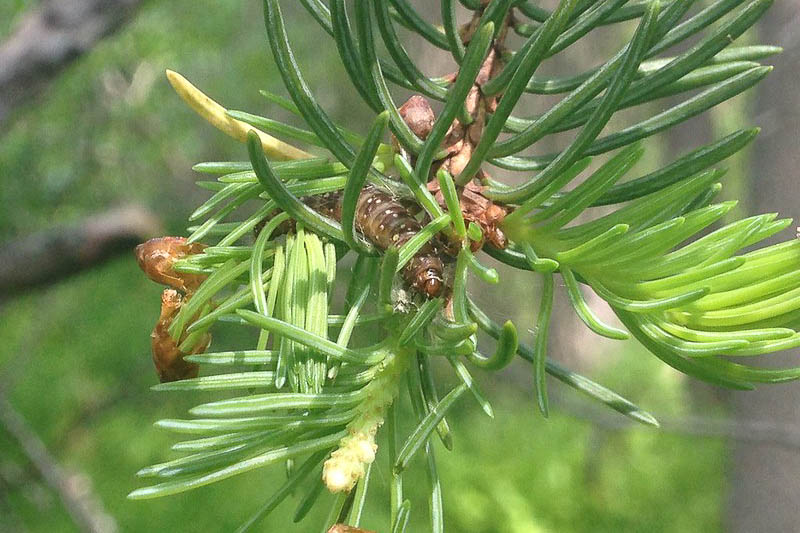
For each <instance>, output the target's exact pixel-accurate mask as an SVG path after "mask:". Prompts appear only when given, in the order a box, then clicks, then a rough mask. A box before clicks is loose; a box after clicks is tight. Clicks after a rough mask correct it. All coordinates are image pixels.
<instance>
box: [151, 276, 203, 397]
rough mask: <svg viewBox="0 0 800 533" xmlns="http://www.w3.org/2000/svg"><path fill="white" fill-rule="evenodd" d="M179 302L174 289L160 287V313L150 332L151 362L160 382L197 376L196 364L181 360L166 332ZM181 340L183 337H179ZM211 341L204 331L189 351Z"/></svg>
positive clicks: (200, 348) (180, 353)
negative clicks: (161, 288) (162, 290)
mask: <svg viewBox="0 0 800 533" xmlns="http://www.w3.org/2000/svg"><path fill="white" fill-rule="evenodd" d="M181 305H183V298H182V297H181V295H180V294H179V293H178V291H176V290H173V289H164V292H163V293H161V315H160V316H159V317H158V322H157V323H156V327H155V328H153V332H152V333H151V334H150V344H151V347H152V350H153V363H155V366H156V371H157V372H158V377H159V378H160V379H161V382H162V383H164V382H167V381H178V380H181V379H187V378H193V377H197V371H198V370H199V368H200V367H199V366H198V365H196V364H194V363H188V362H186V361H184V360H183V357H184V355H187V354H185V353H183V352H181V350H180V348H178V344H179V343H178V342H176V341H175V340H174V339H173V338H172V337H170V335H169V331H168V330H169V326H170V324H172V320H173V319H174V318H175V315H177V314H178V311H179V310H180V308H181ZM181 340H183V339H181ZM209 344H211V335H210V334H208V333H206V334H204V335H203V336H202V337H201V338H200V339H199V340H198V342H197V343H196V344H195V345H194V347H193V348H192V350H191V351H190V352H189V353H192V354H196V353H203V352H204V351H206V348H208V345H209Z"/></svg>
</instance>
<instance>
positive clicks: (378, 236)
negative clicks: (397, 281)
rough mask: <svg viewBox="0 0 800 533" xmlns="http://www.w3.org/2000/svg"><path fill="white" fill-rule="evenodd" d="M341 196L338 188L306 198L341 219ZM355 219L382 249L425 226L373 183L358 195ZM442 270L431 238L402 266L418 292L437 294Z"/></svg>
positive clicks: (326, 212)
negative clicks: (331, 191)
mask: <svg viewBox="0 0 800 533" xmlns="http://www.w3.org/2000/svg"><path fill="white" fill-rule="evenodd" d="M342 199H343V196H342V194H341V193H339V192H335V193H327V194H321V195H318V196H312V197H310V198H305V199H304V202H305V203H306V205H308V206H309V207H310V208H312V209H314V210H315V211H317V212H318V213H320V214H322V215H325V216H327V217H329V218H332V219H334V220H341V219H342ZM355 222H356V229H358V230H359V231H360V232H361V233H362V234H363V235H364V237H366V238H367V240H369V241H370V242H371V243H372V244H374V245H375V246H377V247H378V248H381V249H382V250H386V249H388V248H389V247H391V246H394V247H398V248H399V247H400V246H402V245H404V244H405V243H406V242H408V240H409V239H411V237H413V236H414V235H416V234H417V232H419V231H420V230H421V229H422V224H420V223H419V221H417V219H416V218H414V215H413V214H412V210H411V208H410V207H409V206H408V205H405V204H403V203H401V202H400V201H398V200H396V199H394V198H393V197H392V196H391V195H390V194H388V193H385V192H383V191H382V190H380V189H378V188H376V187H373V186H371V185H368V186H367V187H365V188H364V189H363V190H362V191H361V194H360V195H359V197H358V203H357V204H356V221H355ZM443 272H444V264H443V263H442V260H441V259H440V258H439V254H438V251H437V250H436V247H435V246H434V245H433V244H432V243H430V242H428V243H427V244H425V246H423V247H422V248H421V249H420V250H419V251H418V252H417V254H416V255H415V256H414V257H413V258H412V259H411V261H409V262H408V263H407V264H406V265H405V266H404V267H403V279H405V281H406V283H408V284H409V285H410V286H411V287H413V288H414V289H415V290H417V291H418V292H420V293H422V294H424V295H426V296H428V297H429V298H434V297H436V296H438V295H439V294H440V293H441V291H442V286H443V281H444V280H443Z"/></svg>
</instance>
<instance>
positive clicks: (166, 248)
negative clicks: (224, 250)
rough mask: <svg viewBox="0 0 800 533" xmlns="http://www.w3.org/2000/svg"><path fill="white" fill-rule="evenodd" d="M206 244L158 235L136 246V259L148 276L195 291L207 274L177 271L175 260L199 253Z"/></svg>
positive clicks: (177, 287)
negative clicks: (188, 242) (189, 242)
mask: <svg viewBox="0 0 800 533" xmlns="http://www.w3.org/2000/svg"><path fill="white" fill-rule="evenodd" d="M204 248H205V245H204V244H200V243H196V242H195V243H191V244H187V243H186V239H185V238H183V237H157V238H155V239H150V240H149V241H147V242H145V243H142V244H140V245H139V246H137V247H136V260H137V261H138V262H139V267H140V268H141V269H142V270H143V271H144V273H145V274H147V277H148V278H150V279H151V280H153V281H155V282H156V283H161V284H162V285H168V286H170V287H172V288H175V289H179V290H181V291H183V292H184V293H189V292H194V291H195V290H196V289H197V287H199V286H200V284H201V283H202V282H203V280H205V278H206V277H205V276H200V275H196V274H184V273H183V272H176V271H175V269H174V264H175V261H177V260H178V259H181V258H183V257H186V256H187V255H194V254H199V253H201V252H202V251H203V249H204Z"/></svg>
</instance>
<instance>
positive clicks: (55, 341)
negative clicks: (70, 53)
mask: <svg viewBox="0 0 800 533" xmlns="http://www.w3.org/2000/svg"><path fill="white" fill-rule="evenodd" d="M34 4H35V3H34V2H24V1H5V2H0V36H2V35H7V34H8V33H9V32H10V31H11V29H12V28H13V26H14V22H15V20H16V17H17V16H18V15H19V14H20V13H22V12H23V11H25V10H26V9H29V8H31V7H33V5H34ZM284 4H285V5H286V6H287V7H286V15H287V18H288V19H289V21H290V22H291V23H293V26H292V32H291V35H292V37H293V43H294V44H295V46H296V52H297V55H298V58H299V59H300V61H301V63H302V64H303V65H304V67H305V68H306V73H307V76H308V78H309V82H310V84H311V85H312V86H313V88H314V89H315V90H316V92H317V94H319V95H320V97H321V101H322V103H323V104H324V105H325V107H326V109H327V110H328V111H329V112H330V113H331V114H332V115H333V116H334V117H337V118H338V119H340V120H342V121H343V122H344V123H346V124H347V125H348V126H350V127H352V128H353V129H356V130H360V131H365V129H366V125H367V124H368V119H369V113H368V111H367V109H366V108H365V107H364V106H363V105H362V104H360V103H358V101H357V99H356V97H355V96H354V94H353V91H352V90H351V88H350V86H349V84H348V83H347V82H346V81H345V78H344V72H343V70H342V68H341V67H340V66H339V65H338V64H337V63H338V57H337V56H336V53H335V48H334V46H333V44H332V42H331V41H328V40H323V39H324V38H323V36H322V34H321V33H320V32H319V31H318V29H317V28H315V27H314V28H313V29H311V28H312V26H311V25H312V22H311V19H310V18H309V17H308V16H307V15H305V14H304V13H301V8H299V7H296V6H292V5H289V4H292V3H291V2H285V3H284ZM261 17H262V15H261V8H260V5H259V2H219V3H216V2H215V3H202V5H201V3H199V2H192V1H189V0H173V1H171V2H163V1H162V2H156V1H150V2H146V3H145V4H144V6H143V7H142V8H141V10H140V11H139V12H138V14H137V15H136V17H135V19H134V20H133V22H132V23H131V24H130V25H128V26H127V27H125V28H124V29H123V30H121V31H120V32H119V33H117V34H115V35H113V36H111V37H110V38H108V39H106V40H104V41H102V42H101V43H99V44H98V45H97V46H96V47H95V48H94V49H93V50H92V51H91V53H89V54H87V55H86V56H84V57H83V58H81V59H80V60H79V61H78V62H76V63H75V64H73V65H72V66H71V67H69V69H68V70H67V71H66V72H64V73H63V75H61V76H60V77H59V78H58V79H57V81H55V82H54V83H53V84H52V85H51V86H50V87H49V88H48V90H47V91H46V93H45V94H44V95H43V97H41V98H40V99H38V100H37V101H36V102H35V103H34V104H32V105H28V106H26V107H24V108H22V109H19V110H17V112H16V113H15V115H14V116H13V117H11V118H12V119H11V120H10V121H9V122H10V125H9V127H8V128H7V129H6V130H5V131H3V132H2V133H0V185H1V186H0V206H2V207H0V242H2V241H7V240H10V239H12V238H15V237H18V236H22V235H26V234H29V233H31V232H34V231H37V230H43V229H46V228H49V227H52V226H53V225H54V224H58V225H62V224H68V223H70V222H73V221H76V220H78V219H80V218H81V217H82V216H85V215H87V214H90V213H94V212H96V211H98V210H101V209H103V208H107V207H110V206H115V205H122V204H128V203H132V202H135V203H139V204H142V205H145V206H148V208H150V209H151V210H153V211H154V212H155V213H156V214H157V215H158V216H159V217H160V219H161V221H162V222H163V224H164V232H165V233H166V234H181V233H182V232H183V231H184V227H185V219H186V217H187V215H188V214H189V213H190V212H191V210H192V208H193V206H195V205H196V204H197V203H199V202H200V201H202V200H203V199H204V198H205V197H206V196H207V193H206V192H204V191H202V190H200V189H198V188H196V187H194V185H193V181H194V180H195V179H197V176H196V175H195V174H193V173H192V171H191V165H192V164H193V163H194V162H197V161H203V160H226V159H232V160H240V159H244V158H245V157H246V154H245V150H244V147H243V146H242V145H239V144H237V143H236V142H235V141H233V140H231V139H228V138H226V137H224V136H223V135H222V134H220V133H219V132H217V131H216V130H214V129H213V128H212V127H210V126H209V125H207V124H206V123H204V122H203V121H202V120H201V119H199V118H198V117H197V116H195V115H194V114H193V113H192V112H191V111H190V110H188V108H186V107H184V105H183V104H182V102H181V101H180V100H179V99H178V98H177V97H176V96H175V95H174V93H173V92H172V91H171V89H170V87H169V85H168V83H167V82H166V79H165V78H164V75H163V72H164V69H165V68H171V69H174V70H177V71H179V72H181V73H183V74H185V75H186V76H187V77H188V78H189V79H190V80H192V81H193V82H194V83H195V84H196V85H198V86H199V87H201V88H202V89H203V90H204V91H205V92H207V93H208V94H209V95H211V96H213V97H215V98H217V99H219V100H220V101H222V102H224V104H225V105H226V106H228V107H230V108H234V109H246V110H248V111H251V112H254V113H259V114H265V115H270V116H277V117H279V118H281V117H283V115H282V114H281V113H280V112H279V111H276V110H275V109H274V108H271V107H270V106H269V105H268V103H267V102H266V100H264V99H263V98H262V97H260V96H259V94H258V89H261V88H265V89H269V90H272V91H275V92H279V93H281V88H280V87H281V85H280V79H279V77H278V75H277V73H276V70H275V67H274V66H273V64H272V62H271V57H270V54H269V51H268V48H267V46H266V44H265V42H264V30H263V25H262V24H261ZM746 107H747V106H746V105H741V104H740V105H739V109H738V111H735V112H734V111H730V112H727V113H723V115H721V116H722V117H723V118H725V119H726V120H731V118H732V116H733V118H734V119H735V118H736V117H741V116H742V113H746ZM734 122H735V121H734ZM711 124H712V126H714V127H716V126H717V125H719V124H721V120H718V121H713V120H712V122H711ZM655 152H657V151H654V155H653V157H659V154H658V153H655ZM741 164H742V165H745V164H746V162H744V163H741ZM740 187H741V185H740ZM744 188H745V189H746V186H745V187H744ZM515 282H517V281H516V280H515V279H512V280H511V283H515ZM519 283H525V281H524V280H522V281H519ZM160 291H161V289H160V287H158V286H156V285H155V284H154V283H151V282H149V281H147V280H146V279H145V277H144V276H143V275H142V274H141V273H140V271H139V270H138V268H137V266H136V264H135V261H134V259H133V255H132V254H128V255H123V256H120V257H118V258H116V259H114V260H112V261H110V262H108V263H105V264H104V265H102V266H100V267H97V268H94V269H92V270H89V271H85V272H82V273H80V274H78V275H76V276H74V277H71V278H70V279H68V280H66V281H63V282H60V283H58V284H56V285H54V286H51V287H48V288H44V289H37V290H33V291H30V292H27V293H25V294H21V295H17V296H14V297H13V298H12V297H9V298H5V299H2V295H0V393H2V394H4V395H5V396H6V398H7V399H8V400H9V402H10V403H11V404H12V405H13V406H14V408H16V410H18V411H19V413H21V414H22V415H23V416H24V417H25V419H26V420H27V422H28V424H29V425H30V426H31V427H32V428H33V429H34V430H35V431H36V433H37V434H38V435H39V436H40V437H41V439H42V440H43V441H44V443H45V444H46V446H47V448H48V449H49V451H50V453H52V454H53V456H54V457H55V458H56V459H57V460H58V462H59V463H60V464H61V465H62V466H63V467H64V468H65V469H66V471H67V472H68V473H69V479H70V482H71V483H74V484H75V487H73V488H74V489H75V490H77V491H78V492H80V491H84V492H85V493H91V494H93V495H94V497H96V498H98V499H99V501H98V502H96V503H97V506H98V509H100V508H102V509H103V510H104V511H102V512H104V513H107V517H106V523H105V525H106V526H107V527H108V528H109V529H108V531H114V530H119V531H229V530H232V529H234V528H235V527H236V526H238V525H239V524H240V523H241V522H242V521H243V520H244V519H245V518H246V517H247V516H249V514H250V513H251V512H252V511H253V510H254V509H255V508H257V507H258V505H259V503H260V502H262V501H263V500H264V499H265V498H266V497H267V496H268V495H269V494H270V493H271V490H272V488H273V487H274V486H275V485H276V484H277V483H279V482H280V480H281V478H282V477H283V476H284V473H283V471H282V469H280V468H272V469H267V470H260V471H256V472H254V473H251V474H248V475H245V476H241V477H238V478H234V479H232V480H228V481H225V482H222V483H219V484H216V485H213V486H210V487H206V488H202V489H199V490H196V491H193V492H190V493H188V494H183V495H179V496H173V497H170V498H167V499H162V500H157V501H147V502H131V501H128V500H126V499H125V496H126V494H127V493H128V492H130V491H131V490H132V489H134V488H136V487H137V486H138V483H137V480H136V478H135V477H134V473H135V472H136V471H137V470H138V469H139V468H141V467H143V466H145V465H147V464H151V463H153V462H159V461H161V460H164V459H165V458H168V457H169V453H170V452H169V446H170V444H171V437H170V436H168V435H167V434H165V433H163V432H160V431H159V430H156V429H155V428H153V427H152V422H153V421H155V420H156V419H159V418H166V417H179V416H181V415H183V414H185V411H186V409H187V408H188V407H189V406H191V405H193V404H195V403H197V397H189V395H183V394H175V395H169V394H164V393H160V394H157V393H153V392H150V391H149V387H150V386H151V385H153V384H154V383H156V381H157V380H156V375H155V372H154V371H153V368H152V363H151V361H150V355H149V332H150V330H151V328H152V326H153V324H154V322H155V319H156V317H157V314H158V309H159V294H160ZM504 294H508V292H507V291H504ZM533 294H534V293H533V292H531V293H530V294H527V298H528V300H527V301H525V300H523V299H522V297H521V299H520V301H517V302H504V303H503V305H502V307H503V308H504V309H507V308H509V307H517V308H527V307H530V306H526V304H527V303H528V302H530V301H534V300H533ZM481 298H482V299H483V301H484V302H485V301H489V299H490V298H491V296H490V295H483V296H482V297H481ZM531 313H533V311H531ZM522 316H528V315H527V314H526V312H523V313H522ZM530 316H532V315H530ZM528 318H530V317H528ZM530 323H532V321H529V324H530ZM529 327H532V326H529ZM556 338H557V339H571V340H572V342H565V343H563V344H557V342H556V341H555V340H554V341H553V356H554V357H556V358H566V360H567V361H568V362H569V364H572V365H574V366H576V367H577V368H578V369H580V370H581V371H584V372H587V373H588V374H589V375H590V376H591V377H592V378H593V379H596V380H597V381H599V382H601V383H603V384H605V385H607V386H609V387H612V388H614V390H617V391H618V392H620V393H622V394H623V395H625V396H626V397H628V398H630V399H631V400H633V401H635V402H638V403H639V404H640V405H642V406H643V407H644V408H646V409H648V410H650V411H651V412H653V413H654V414H656V416H659V417H664V418H665V419H666V420H667V421H670V420H673V421H676V422H675V423H673V424H667V430H662V431H658V430H655V429H651V428H644V427H638V426H636V427H634V426H632V425H630V424H628V423H627V422H626V421H625V420H624V419H623V418H622V417H619V416H618V415H616V414H614V413H606V412H604V411H602V410H600V409H598V408H594V407H593V406H592V405H591V404H590V403H589V401H588V400H585V399H584V398H583V397H581V396H578V395H577V394H576V393H574V392H573V391H572V390H570V389H567V388H565V387H564V386H563V385H561V384H560V383H556V382H552V383H551V389H552V390H553V395H554V404H555V409H554V411H555V412H554V413H553V415H552V416H551V418H550V419H549V420H543V419H542V418H541V417H540V416H539V414H538V412H537V410H536V408H535V405H534V401H533V398H532V393H531V390H530V389H531V387H530V378H529V375H528V372H529V367H528V366H527V364H525V363H522V362H520V363H516V364H515V366H514V367H512V369H511V371H510V372H508V373H506V374H504V375H502V376H500V377H494V378H493V379H491V380H490V379H486V378H487V377H488V376H484V375H480V376H479V378H480V379H481V380H482V382H483V386H484V388H485V389H486V391H487V392H488V393H489V396H490V397H491V399H492V402H493V404H494V406H495V412H496V413H497V414H496V418H495V419H494V420H490V419H488V418H487V417H485V415H483V414H482V413H481V411H480V410H479V409H477V407H476V405H475V404H474V403H473V402H472V401H471V400H470V399H467V400H463V401H462V402H461V403H460V404H459V405H458V406H457V408H456V410H455V411H454V414H453V415H452V417H451V418H452V420H451V425H452V426H453V427H454V430H455V441H456V442H455V444H456V447H455V451H453V452H447V451H446V450H444V449H443V448H442V447H440V446H438V445H439V443H438V442H437V443H436V445H437V449H436V451H437V458H438V459H439V461H440V463H441V466H440V470H441V476H442V478H443V483H444V499H445V507H446V512H447V514H446V524H447V529H448V531H469V532H471V533H478V532H494V531H509V532H539V531H542V532H544V531H608V532H611V531H654V532H656V531H665V532H666V531H672V532H686V531H720V530H722V529H723V524H724V521H725V519H724V514H725V509H726V507H725V506H726V501H727V495H728V492H727V491H728V481H727V477H726V476H727V474H726V472H727V468H728V466H729V456H730V453H729V452H730V446H731V441H730V440H729V438H727V437H725V436H719V435H717V436H713V435H712V436H710V437H709V436H703V435H698V434H697V433H702V432H698V431H696V430H693V429H692V428H691V427H689V426H684V425H682V424H681V423H680V421H681V420H684V419H686V418H687V417H692V416H695V415H698V414H699V415H702V416H704V417H712V418H713V417H717V416H720V417H724V416H726V415H727V414H728V410H727V408H726V407H725V402H724V401H721V400H720V398H719V397H717V396H716V395H714V394H712V393H709V392H708V390H707V389H705V388H701V387H697V386H696V385H695V384H691V383H690V382H688V381H687V380H685V379H683V378H682V377H680V376H679V375H678V374H676V373H675V372H672V371H671V370H670V369H668V368H666V367H664V365H662V364H661V363H660V362H659V361H658V360H656V359H655V358H654V357H652V356H649V355H648V354H646V352H644V350H643V349H642V348H640V347H639V346H638V345H637V344H635V343H626V344H615V345H614V346H612V347H609V346H608V345H607V344H601V343H598V342H595V341H596V339H595V338H592V337H591V336H589V335H588V334H586V333H585V332H583V331H581V332H580V335H578V333H576V332H575V323H574V322H569V323H568V324H567V325H565V327H564V328H562V332H561V334H559V335H557V336H556ZM235 341H236V339H234V338H233V337H232V335H231V334H230V333H226V332H222V333H221V334H220V335H218V336H216V337H215V346H216V347H218V348H219V347H224V346H233V345H234V343H235ZM576 350H577V351H579V352H581V353H578V354H577V355H576V354H572V353H570V352H572V351H576ZM443 379H444V380H445V381H446V380H448V379H452V378H450V377H444V378H443ZM379 461H380V455H379ZM372 483H373V484H374V489H375V492H373V493H372V497H371V499H370V501H369V502H368V516H367V518H366V520H365V521H364V523H363V525H364V526H365V527H368V528H372V529H375V530H378V531H381V532H383V531H387V524H386V521H387V516H386V515H387V513H386V512H385V510H386V507H385V502H386V501H387V498H388V488H387V468H386V465H385V464H381V465H380V468H379V470H378V472H377V473H376V474H375V475H373V477H372ZM412 485H413V484H412ZM413 490H414V489H413V486H412V488H411V491H412V493H413ZM297 501H298V495H295V497H294V498H293V499H290V500H289V502H288V503H284V504H283V505H282V506H281V507H280V508H279V509H278V511H276V512H275V513H273V514H272V516H271V517H270V518H269V520H266V521H264V522H263V524H262V530H263V531H289V530H292V529H291V528H290V527H289V525H288V524H289V523H290V522H291V515H292V512H293V509H294V506H295V505H296V503H297ZM315 511H316V514H317V516H316V517H312V518H311V519H309V520H310V521H308V522H304V523H303V524H302V525H300V526H299V527H298V529H297V530H298V531H311V530H316V529H315V528H317V527H318V526H317V525H314V526H313V527H312V525H310V524H321V521H322V516H323V515H324V513H325V512H326V509H325V506H324V505H318V506H317V509H315ZM98 512H100V511H98ZM425 519H426V516H425V512H424V510H423V509H421V508H420V509H415V511H414V513H413V520H414V526H413V527H412V528H411V531H424V530H425V525H424V524H425ZM74 530H76V526H75V525H74V524H73V523H72V521H71V520H70V518H69V516H68V514H67V513H66V511H65V509H64V507H63V506H62V504H61V502H60V501H59V498H58V495H57V494H56V492H54V491H53V490H51V488H50V487H49V486H48V485H47V483H45V482H44V481H43V480H42V479H40V477H39V475H38V474H37V472H36V470H35V469H34V468H33V467H32V465H31V464H30V462H29V460H28V458H27V457H26V455H25V454H24V453H23V452H22V450H21V449H20V448H19V446H18V444H17V443H16V442H15V440H14V439H12V438H11V437H10V435H9V434H8V433H7V432H6V431H4V429H3V428H2V427H0V531H31V532H59V531H74Z"/></svg>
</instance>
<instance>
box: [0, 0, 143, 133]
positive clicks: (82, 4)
mask: <svg viewBox="0 0 800 533" xmlns="http://www.w3.org/2000/svg"><path fill="white" fill-rule="evenodd" d="M141 3H142V2H141V0H46V1H44V2H42V4H41V6H40V7H39V8H37V9H35V10H32V11H31V12H30V13H28V14H27V15H25V16H24V17H23V18H22V20H21V21H20V23H19V25H18V26H17V28H16V29H15V30H14V32H13V33H12V34H11V36H10V37H9V38H8V39H7V40H6V41H5V42H3V43H2V44H0V125H2V124H3V123H4V122H5V121H6V119H7V118H8V116H9V114H10V113H11V112H12V111H13V110H14V108H16V107H17V106H19V105H21V104H23V103H25V102H26V101H29V100H31V99H32V98H34V97H35V96H36V95H37V94H38V93H39V92H41V91H42V90H43V89H44V87H45V86H46V85H47V84H48V83H49V82H50V81H51V80H53V79H54V78H55V77H57V76H58V74H59V73H60V72H61V71H62V70H63V69H64V67H66V66H67V65H69V64H70V63H72V62H73V61H74V60H75V59H77V58H78V57H80V56H82V55H83V54H85V53H86V52H87V51H89V50H91V48H92V47H93V46H94V45H95V44H96V43H97V42H98V41H99V40H100V39H102V38H103V37H105V36H107V35H109V34H111V33H113V32H115V31H116V30H118V29H119V28H120V27H122V26H123V25H124V24H125V23H126V22H128V21H129V20H130V19H131V18H132V16H133V14H134V12H135V11H136V8H137V7H139V5H140V4H141Z"/></svg>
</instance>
